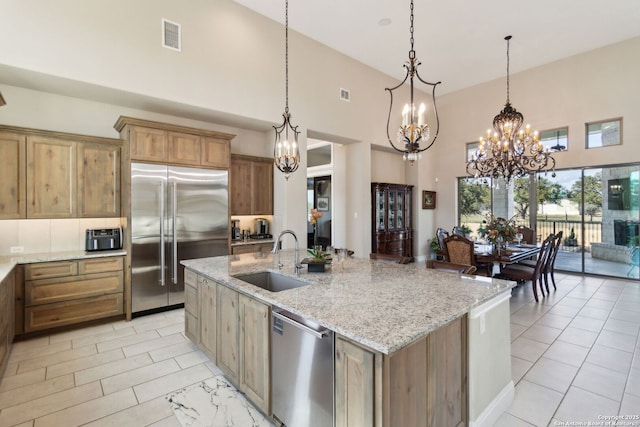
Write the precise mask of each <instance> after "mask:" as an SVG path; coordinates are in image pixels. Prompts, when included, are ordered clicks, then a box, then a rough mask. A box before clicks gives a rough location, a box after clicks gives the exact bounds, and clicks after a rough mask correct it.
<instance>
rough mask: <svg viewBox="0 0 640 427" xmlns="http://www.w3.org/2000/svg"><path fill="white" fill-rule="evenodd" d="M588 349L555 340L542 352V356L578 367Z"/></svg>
mask: <svg viewBox="0 0 640 427" xmlns="http://www.w3.org/2000/svg"><path fill="white" fill-rule="evenodd" d="M587 353H589V349H588V348H587V347H582V346H579V345H575V344H571V343H568V342H562V341H556V342H554V343H553V344H551V346H550V347H549V350H547V351H546V352H545V353H544V357H546V358H548V359H553V360H557V361H558V362H562V363H566V364H567V365H571V366H576V367H580V365H582V362H583V361H584V359H585V358H586V357H587Z"/></svg>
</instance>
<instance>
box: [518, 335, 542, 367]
mask: <svg viewBox="0 0 640 427" xmlns="http://www.w3.org/2000/svg"><path fill="white" fill-rule="evenodd" d="M548 348H549V345H548V344H544V343H541V342H539V341H534V340H531V339H528V338H523V337H522V336H520V337H518V338H516V339H515V340H514V341H513V342H512V343H511V355H512V356H515V357H519V358H520V359H524V360H528V361H529V362H535V361H536V360H538V359H539V358H540V356H542V353H544V352H545V351H547V349H548Z"/></svg>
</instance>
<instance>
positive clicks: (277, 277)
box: [233, 271, 311, 292]
mask: <svg viewBox="0 0 640 427" xmlns="http://www.w3.org/2000/svg"><path fill="white" fill-rule="evenodd" d="M233 277H235V278H236V279H239V280H242V281H243V282H247V283H250V284H252V285H254V286H257V287H259V288H262V289H265V290H267V291H270V292H280V291H286V290H287V289H293V288H299V287H300V286H307V285H310V284H311V283H308V282H305V281H303V280H299V279H295V278H293V277H289V276H285V275H282V274H279V273H274V272H271V271H260V272H258V273H249V274H238V275H236V276H233Z"/></svg>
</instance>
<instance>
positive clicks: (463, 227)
mask: <svg viewBox="0 0 640 427" xmlns="http://www.w3.org/2000/svg"><path fill="white" fill-rule="evenodd" d="M460 229H461V230H462V231H463V232H464V236H465V237H466V238H467V239H468V238H470V237H471V229H470V228H469V226H468V225H466V224H462V225H461V226H460Z"/></svg>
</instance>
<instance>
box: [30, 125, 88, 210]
mask: <svg viewBox="0 0 640 427" xmlns="http://www.w3.org/2000/svg"><path fill="white" fill-rule="evenodd" d="M76 183H77V181H76V142H75V141H68V140H64V139H57V138H48V137H43V136H34V137H31V136H29V137H27V217H28V218H74V217H76Z"/></svg>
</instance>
